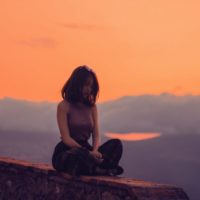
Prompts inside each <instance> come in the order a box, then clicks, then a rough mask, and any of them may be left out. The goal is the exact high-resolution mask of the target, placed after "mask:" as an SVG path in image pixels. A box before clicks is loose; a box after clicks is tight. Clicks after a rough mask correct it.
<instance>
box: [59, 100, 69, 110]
mask: <svg viewBox="0 0 200 200" xmlns="http://www.w3.org/2000/svg"><path fill="white" fill-rule="evenodd" d="M57 106H58V109H61V110H64V111H66V112H68V110H69V102H68V101H67V100H62V101H60V102H58V105H57Z"/></svg>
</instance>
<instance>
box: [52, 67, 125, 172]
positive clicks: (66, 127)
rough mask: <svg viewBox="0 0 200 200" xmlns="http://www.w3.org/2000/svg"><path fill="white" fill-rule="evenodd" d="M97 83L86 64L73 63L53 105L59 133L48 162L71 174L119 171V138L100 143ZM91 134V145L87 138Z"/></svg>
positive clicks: (120, 149)
mask: <svg viewBox="0 0 200 200" xmlns="http://www.w3.org/2000/svg"><path fill="white" fill-rule="evenodd" d="M98 92H99V83H98V80H97V77H96V74H95V72H94V71H93V70H92V69H91V68H89V67H88V66H86V65H83V66H79V67H77V68H76V69H75V70H74V71H73V72H72V74H71V76H70V78H69V79H68V80H67V82H66V83H65V84H64V86H63V88H62V90H61V94H62V98H63V100H62V101H61V102H59V103H58V105H57V122H58V127H59V130H60V134H61V137H60V138H61V141H59V142H58V143H57V144H56V146H55V149H54V152H53V155H52V165H53V167H54V168H55V169H56V170H57V171H60V172H66V173H69V174H71V175H110V176H116V175H120V174H122V173H123V171H124V170H123V168H122V167H121V166H119V161H120V159H121V156H122V151H123V146H122V142H121V140H120V139H117V138H115V139H110V140H108V141H106V142H105V143H104V144H101V145H100V135H99V124H98V110H97V105H96V96H97V94H98ZM91 135H92V145H91V144H90V143H89V142H88V140H89V138H90V137H91Z"/></svg>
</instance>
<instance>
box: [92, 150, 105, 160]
mask: <svg viewBox="0 0 200 200" xmlns="http://www.w3.org/2000/svg"><path fill="white" fill-rule="evenodd" d="M90 154H91V155H93V156H94V157H95V158H100V159H102V158H103V156H102V154H101V153H100V152H99V151H98V150H92V151H90Z"/></svg>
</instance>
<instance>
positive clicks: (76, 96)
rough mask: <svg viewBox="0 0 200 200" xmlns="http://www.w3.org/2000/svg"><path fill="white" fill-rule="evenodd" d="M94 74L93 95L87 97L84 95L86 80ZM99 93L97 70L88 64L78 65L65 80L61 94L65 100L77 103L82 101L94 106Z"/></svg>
mask: <svg viewBox="0 0 200 200" xmlns="http://www.w3.org/2000/svg"><path fill="white" fill-rule="evenodd" d="M90 76H92V78H93V86H92V92H91V95H90V96H89V97H88V98H87V99H85V98H84V97H83V93H82V89H83V86H84V84H85V82H86V80H87V79H88V78H89V77H90ZM98 93H99V83H98V79H97V76H96V74H95V72H94V71H93V70H92V69H91V68H89V67H88V66H87V65H81V66H78V67H76V68H75V69H74V70H73V72H72V74H71V76H70V77H69V79H68V80H67V81H66V82H65V84H64V86H63V87H62V90H61V95H62V98H63V99H64V100H67V101H68V102H70V103H72V104H75V103H77V102H82V103H84V104H86V105H88V106H93V105H94V104H95V103H96V98H97V95H98Z"/></svg>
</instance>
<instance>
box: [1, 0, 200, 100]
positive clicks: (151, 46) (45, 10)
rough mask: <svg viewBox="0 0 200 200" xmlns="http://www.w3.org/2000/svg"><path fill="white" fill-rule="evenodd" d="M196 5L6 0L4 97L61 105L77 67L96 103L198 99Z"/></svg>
mask: <svg viewBox="0 0 200 200" xmlns="http://www.w3.org/2000/svg"><path fill="white" fill-rule="evenodd" d="M199 9H200V2H199V1H197V0H191V1H186V0H168V1H160V0H152V1H149V0H134V1H133V0H125V1H119V0H118V1H117V0H115V1H113V0H109V1H106V0H101V1H92V0H86V1H83V0H59V1H56V0H34V1H33V0H32V1H31V0H28V1H25V0H18V1H16V0H1V2H0V24H1V33H0V35H1V37H0V43H1V46H0V54H1V59H0V74H1V84H0V91H1V93H0V98H3V97H5V96H9V97H13V98H17V99H27V100H33V101H43V100H47V101H52V102H56V101H59V100H60V99H61V96H60V89H61V87H62V85H63V84H64V82H65V81H66V80H67V79H68V78H69V76H70V74H71V72H72V71H73V69H74V68H75V67H77V66H78V65H83V64H86V65H88V66H90V67H91V68H93V69H94V70H95V71H96V73H97V76H98V80H99V83H100V94H99V100H98V101H99V102H101V101H107V100H111V99H116V98H119V97H121V96H124V95H140V94H147V93H148V94H149V93H150V94H160V93H163V92H170V93H173V94H176V95H184V94H188V93H190V94H194V95H196V94H200V91H199V85H200V79H199V74H200V67H199V66H200V59H199V52H200V37H199V35H200V20H199V19H200V12H199Z"/></svg>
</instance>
